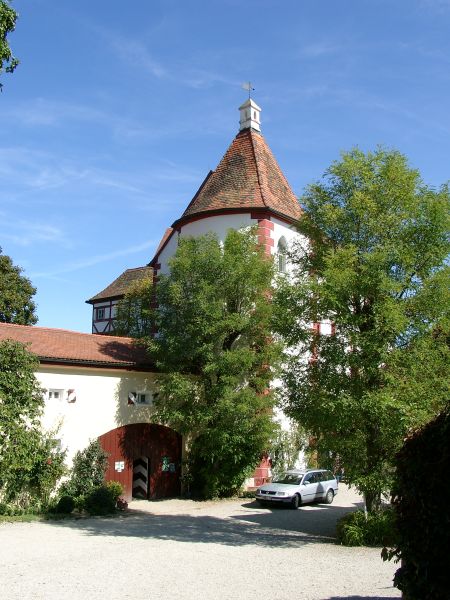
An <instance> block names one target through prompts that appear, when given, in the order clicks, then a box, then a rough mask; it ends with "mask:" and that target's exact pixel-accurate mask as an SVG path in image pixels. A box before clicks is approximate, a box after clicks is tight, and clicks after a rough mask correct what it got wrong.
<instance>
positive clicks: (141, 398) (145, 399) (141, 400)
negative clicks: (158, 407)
mask: <svg viewBox="0 0 450 600" xmlns="http://www.w3.org/2000/svg"><path fill="white" fill-rule="evenodd" d="M150 400H151V396H150V394H141V393H138V394H137V398H136V404H150Z"/></svg>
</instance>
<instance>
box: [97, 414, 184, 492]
mask: <svg viewBox="0 0 450 600" xmlns="http://www.w3.org/2000/svg"><path fill="white" fill-rule="evenodd" d="M98 439H99V442H100V444H101V446H102V448H103V449H104V450H105V452H107V453H108V470H107V471H106V480H107V481H119V482H120V483H121V484H122V485H123V487H124V494H123V496H124V498H125V499H126V500H128V501H129V500H131V499H132V498H147V499H156V498H169V497H171V496H177V495H179V494H180V475H181V436H180V435H179V434H178V433H177V432H176V431H174V430H173V429H170V428H169V427H164V426H162V425H153V424H149V423H136V424H133V425H123V426H122V427H118V428H117V429H113V430H111V431H108V432H107V433H105V434H103V435H101V436H100V437H99V438H98Z"/></svg>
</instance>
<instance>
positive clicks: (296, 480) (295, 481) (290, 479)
mask: <svg viewBox="0 0 450 600" xmlns="http://www.w3.org/2000/svg"><path fill="white" fill-rule="evenodd" d="M302 477H303V473H284V474H283V475H280V477H277V478H276V479H274V480H273V482H274V483H290V484H291V485H299V484H300V481H301V480H302Z"/></svg>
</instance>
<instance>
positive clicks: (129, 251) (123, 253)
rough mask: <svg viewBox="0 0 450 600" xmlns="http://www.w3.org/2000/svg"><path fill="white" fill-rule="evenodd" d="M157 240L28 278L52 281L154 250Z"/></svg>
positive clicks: (31, 275)
mask: <svg viewBox="0 0 450 600" xmlns="http://www.w3.org/2000/svg"><path fill="white" fill-rule="evenodd" d="M158 242H159V240H157V241H155V240H150V241H148V242H144V243H142V244H138V245H136V246H129V247H128V248H123V249H122V250H114V251H112V252H107V253H105V254H97V255H96V256H91V257H90V258H86V259H84V260H80V261H76V262H72V263H68V264H66V265H64V266H61V267H59V268H57V269H54V270H51V271H41V272H36V273H31V274H30V277H31V278H32V279H37V278H46V279H54V278H55V277H57V276H58V275H64V274H65V273H72V272H73V271H80V270H82V269H87V268H89V267H93V266H95V265H99V264H101V263H105V262H109V261H111V260H114V259H116V258H118V257H121V256H128V255H130V254H137V253H138V252H142V251H143V250H148V249H149V248H156V245H157V244H158Z"/></svg>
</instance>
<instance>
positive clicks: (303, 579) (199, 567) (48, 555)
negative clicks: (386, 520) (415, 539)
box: [0, 485, 400, 600]
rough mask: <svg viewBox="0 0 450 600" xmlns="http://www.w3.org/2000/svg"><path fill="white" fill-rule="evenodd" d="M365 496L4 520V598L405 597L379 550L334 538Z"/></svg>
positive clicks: (163, 504)
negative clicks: (290, 504)
mask: <svg viewBox="0 0 450 600" xmlns="http://www.w3.org/2000/svg"><path fill="white" fill-rule="evenodd" d="M359 501H360V499H359V498H358V496H356V495H355V494H354V493H353V492H352V491H349V490H347V488H346V487H345V486H343V485H341V486H340V492H339V495H338V497H337V498H336V499H335V502H334V503H333V504H332V505H317V506H305V507H302V508H300V509H299V510H298V511H292V510H288V509H283V508H274V509H272V510H270V509H263V508H259V507H258V505H256V504H255V503H254V502H252V501H249V500H247V501H246V500H244V501H243V500H240V501H236V500H230V501H221V502H201V503H200V502H192V501H186V500H164V501H159V502H145V501H140V502H133V503H131V505H130V507H131V510H130V511H129V513H127V514H124V516H123V517H122V516H121V517H119V518H109V519H108V518H89V519H79V520H73V521H72V520H71V521H59V522H58V521H55V522H46V523H31V524H28V523H11V524H10V523H6V524H1V525H0V586H1V587H0V598H5V600H16V599H17V600H19V599H20V600H26V599H33V600H61V599H67V600H71V599H77V600H78V599H83V600H84V599H86V600H87V599H100V598H102V599H104V598H107V599H111V600H115V599H126V598H130V599H131V598H132V599H134V600H141V599H142V600H144V599H151V600H153V599H155V600H156V599H158V600H159V599H172V598H173V599H177V600H193V599H198V598H200V599H203V598H205V599H218V600H228V599H230V600H231V599H233V600H241V599H242V600H244V599H245V600H249V599H251V598H254V597H261V598H264V599H270V600H288V599H296V600H297V599H299V600H363V599H364V600H378V599H382V598H384V599H386V598H387V599H390V600H394V599H396V598H400V593H399V592H398V590H396V589H395V588H393V587H392V577H393V574H394V572H395V569H396V565H394V564H391V563H383V562H382V560H381V558H380V551H379V550H378V549H372V548H344V547H341V546H336V545H335V544H333V534H334V527H335V523H336V520H337V519H338V518H339V517H340V516H341V515H342V514H345V513H346V512H347V511H348V510H351V509H354V508H355V505H357V504H358V502H359Z"/></svg>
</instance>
